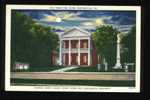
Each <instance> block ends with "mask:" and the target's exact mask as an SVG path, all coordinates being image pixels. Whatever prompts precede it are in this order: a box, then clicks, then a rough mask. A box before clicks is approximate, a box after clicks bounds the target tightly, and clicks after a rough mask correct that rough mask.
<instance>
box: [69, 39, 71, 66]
mask: <svg viewBox="0 0 150 100" xmlns="http://www.w3.org/2000/svg"><path fill="white" fill-rule="evenodd" d="M69 65H71V40H69Z"/></svg>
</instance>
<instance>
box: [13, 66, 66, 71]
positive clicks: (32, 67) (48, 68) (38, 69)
mask: <svg viewBox="0 0 150 100" xmlns="http://www.w3.org/2000/svg"><path fill="white" fill-rule="evenodd" d="M60 68H64V67H62V66H51V67H34V66H31V67H30V68H29V69H28V70H15V71H14V72H49V71H53V70H57V69H60Z"/></svg>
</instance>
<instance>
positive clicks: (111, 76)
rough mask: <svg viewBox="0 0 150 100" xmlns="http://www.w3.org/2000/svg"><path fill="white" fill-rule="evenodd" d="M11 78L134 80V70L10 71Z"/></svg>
mask: <svg viewBox="0 0 150 100" xmlns="http://www.w3.org/2000/svg"><path fill="white" fill-rule="evenodd" d="M11 78H20V79H65V80H135V73H134V72H128V73H126V72H119V73H118V72H109V73H107V72H103V73H79V72H78V73H73V72H62V73H54V72H53V73H51V72H12V73H11Z"/></svg>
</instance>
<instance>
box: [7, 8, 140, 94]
mask: <svg viewBox="0 0 150 100" xmlns="http://www.w3.org/2000/svg"><path fill="white" fill-rule="evenodd" d="M5 47H6V48H5V52H6V54H5V58H6V59H5V69H6V70H5V90H6V91H42V92H51V91H52V92H140V68H141V63H140V62H141V61H140V58H141V57H140V55H141V54H140V53H141V51H140V50H141V8H140V6H81V5H80V6H75V5H74V6H73V5H72V6H69V5H6V44H5Z"/></svg>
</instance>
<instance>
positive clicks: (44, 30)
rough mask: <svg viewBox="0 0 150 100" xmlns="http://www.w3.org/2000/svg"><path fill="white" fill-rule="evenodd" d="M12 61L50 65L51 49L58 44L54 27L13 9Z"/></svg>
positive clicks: (33, 64) (34, 64) (32, 64)
mask: <svg viewBox="0 0 150 100" xmlns="http://www.w3.org/2000/svg"><path fill="white" fill-rule="evenodd" d="M11 21H12V22H11V59H12V60H11V61H12V63H11V64H12V65H13V63H14V62H15V61H19V62H27V63H30V65H31V66H49V65H50V63H51V62H50V54H51V51H52V50H54V49H56V47H57V45H58V36H57V35H56V34H55V33H53V31H52V30H53V28H52V27H48V26H47V27H46V26H42V25H40V24H37V22H36V21H34V20H33V19H32V18H30V17H29V16H27V15H24V14H23V13H21V12H19V11H12V19H11Z"/></svg>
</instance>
